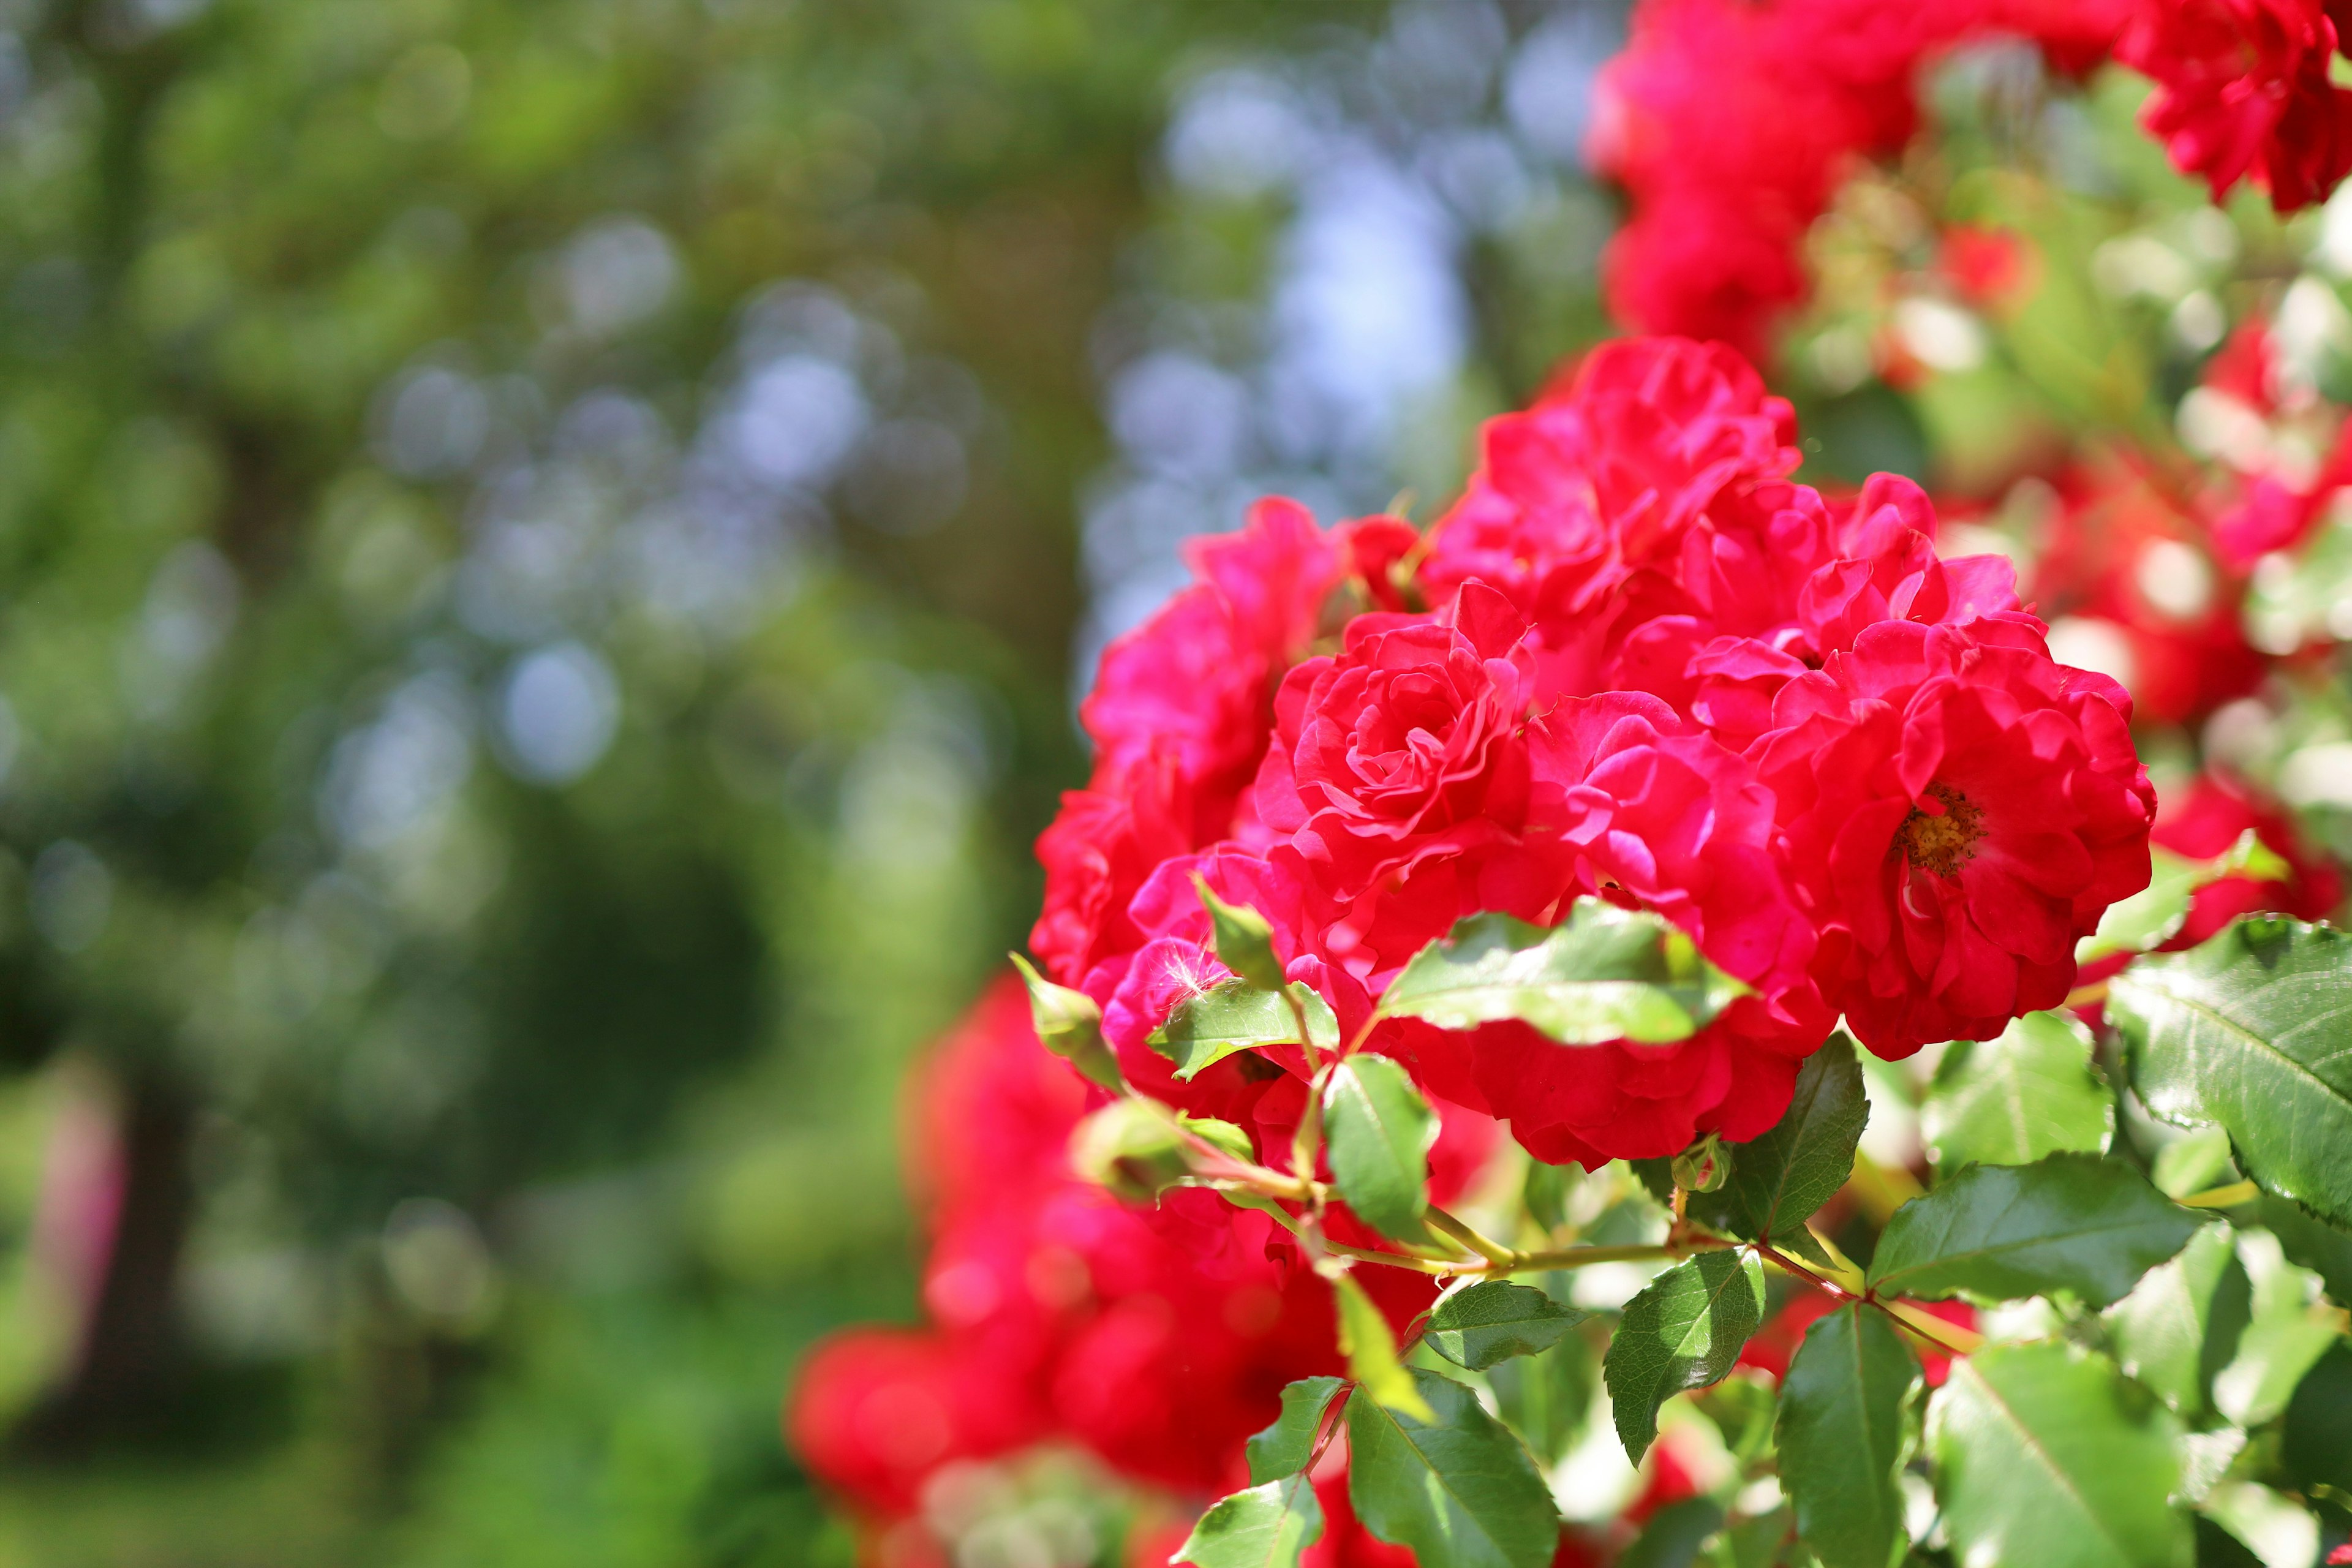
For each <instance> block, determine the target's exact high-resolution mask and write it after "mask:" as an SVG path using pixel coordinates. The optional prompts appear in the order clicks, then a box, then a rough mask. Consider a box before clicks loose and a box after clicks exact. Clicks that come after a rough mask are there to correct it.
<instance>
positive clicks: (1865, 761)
mask: <svg viewBox="0 0 2352 1568" xmlns="http://www.w3.org/2000/svg"><path fill="white" fill-rule="evenodd" d="M2130 712H2131V700H2130V699H2129V698H2128V697H2127V696H2126V695H2125V693H2124V691H2123V689H2122V688H2120V687H2118V686H2116V684H2115V682H2113V681H2112V680H2109V679H2106V678H2105V677H2104V676H2099V675H2094V674H2091V673H2089V672H2087V671H2084V670H2078V669H2069V668H2065V667H2064V666H2062V665H2060V664H2057V663H2056V662H2054V661H2053V659H2052V658H2050V655H2049V652H2048V649H2047V647H2045V645H2044V643H2043V641H2042V632H2041V628H2040V623H2039V622H2036V621H2034V620H2032V618H2031V617H2029V616H2022V615H2017V614H2010V615H2002V616H1987V617H1985V618H1983V619H1980V620H1978V621H1976V622H1973V623H1971V624H1969V626H1959V627H1955V626H1920V625H1918V624H1916V623H1914V622H1908V621H1888V622H1885V623H1882V624H1880V625H1878V626H1873V627H1871V628H1869V629H1868V630H1867V631H1865V632H1864V633H1863V634H1862V635H1861V636H1860V637H1857V638H1856V639H1855V642H1854V647H1853V650H1852V651H1851V652H1846V653H1837V654H1832V656H1830V658H1829V660H1828V662H1827V664H1826V665H1825V666H1824V667H1823V668H1822V670H1820V671H1818V672H1813V673H1809V674H1807V675H1805V676H1803V677H1802V678H1801V679H1796V680H1792V681H1790V683H1789V685H1788V686H1786V687H1785V688H1783V689H1782V690H1781V693H1780V699H1779V700H1778V701H1777V703H1776V704H1775V710H1774V717H1775V719H1776V720H1777V721H1779V724H1780V727H1779V728H1778V729H1777V730H1776V731H1775V732H1774V733H1772V734H1771V735H1769V736H1767V737H1766V738H1765V739H1763V740H1762V741H1760V742H1758V751H1759V757H1760V761H1761V763H1762V770H1763V775H1764V778H1765V780H1766V782H1767V783H1768V784H1769V785H1770V786H1771V787H1772V789H1773V790H1774V792H1775V793H1776V795H1778V796H1779V801H1780V819H1781V823H1782V826H1783V827H1784V829H1785V831H1786V834H1787V838H1786V845H1787V853H1788V855H1789V858H1790V875H1791V878H1792V879H1793V880H1794V881H1795V882H1796V883H1797V885H1798V887H1799V889H1801V892H1802V894H1803V895H1804V896H1806V897H1807V898H1808V899H1809V900H1810V903H1811V915H1812V917H1813V919H1814V920H1815V921H1817V922H1818V923H1819V925H1820V927H1821V930H1822V946H1821V951H1820V953H1819V955H1818V956H1817V959H1816V963H1815V972H1816V973H1818V974H1820V975H1821V977H1822V985H1823V989H1824V990H1825V992H1827V993H1829V994H1830V1000H1831V1001H1832V1004H1833V1005H1836V1006H1838V1007H1840V1008H1841V1009H1842V1010H1843V1012H1844V1014H1845V1016H1846V1018H1847V1021H1848V1023H1849V1024H1851V1025H1852V1026H1853V1030H1854V1032H1855V1034H1856V1035H1857V1036H1858V1037H1860V1038H1861V1039H1862V1041H1863V1043H1864V1044H1865V1045H1867V1046H1869V1047H1871V1049H1873V1050H1874V1051H1876V1052H1878V1053H1879V1054H1880V1055H1882V1056H1888V1057H1898V1056H1904V1055H1907V1054H1908V1053H1909V1052H1911V1051H1913V1050H1916V1049H1917V1048H1918V1047H1920V1046H1922V1045H1924V1044H1927V1042H1929V1041H1933V1040H1947V1039H1964V1038H1965V1039H1989V1038H1990V1037H1992V1036H1994V1035H1996V1034H1998V1033H1999V1032H2000V1030H2001V1029H2002V1028H2003V1027H2005V1026H2007V1024H2008V1022H2009V1020H2010V1019H2011V1018H2012V1017H2014V1016H2018V1015H2020V1014H2022V1013H2027V1012H2031V1011H2033V1010H2035V1009H2037V1008H2045V1007H2054V1006H2056V1005H2058V1004H2059V1003H2060V1002H2061V1001H2063V999H2064V997H2065V994H2066V992H2067V990H2068V989H2069V987H2070V986H2071V985H2072V984H2073V983H2074V942H2075V941H2076V939H2077V938H2080V937H2083V936H2086V935H2088V934H2089V933H2090V932H2091V931H2093V930H2094V929H2095V927H2096V926H2097V924H2098V921H2099V916H2100V915H2101V914H2102V913H2103V912H2105V909H2106V907H2107V906H2108V905H2109V904H2111V903H2113V902H2114V901H2115V900H2117V899H2120V898H2122V897H2124V896H2126V894H2129V893H2133V892H2136V891H2137V890H2138V889H2141V888H2143V887H2145V886H2147V877H2148V854H2147V842H2148V840H2147V834H2148V822H2149V818H2150V816H2152V814H2153V811H2154V805H2155V793H2154V791H2153V790H2152V789H2151V788H2150V787H2149V785H2148V782H2147V769H2146V768H2144V767H2142V766H2141V765H2140V763H2139V760H2138V758H2137V755H2136V754H2135V753H2134V752H2133V750H2132V743H2131V733H2130V730H2129V727H2128V720H2129V716H2130Z"/></svg>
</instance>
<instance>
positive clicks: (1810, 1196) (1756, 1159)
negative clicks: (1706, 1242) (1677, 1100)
mask: <svg viewBox="0 0 2352 1568" xmlns="http://www.w3.org/2000/svg"><path fill="white" fill-rule="evenodd" d="M1869 1116H1870V1102H1869V1100H1867V1099H1866V1098H1865V1097H1864V1093H1863V1086H1862V1068H1861V1066H1860V1064H1859V1063H1857V1062H1856V1060H1855V1059H1854V1052H1853V1041H1852V1040H1850V1039H1848V1038H1847V1037H1846V1036H1845V1035H1844V1034H1843V1032H1841V1033H1839V1034H1835V1035H1832V1036H1831V1037H1830V1041H1829V1044H1827V1045H1825V1046H1823V1047H1822V1048H1821V1049H1820V1050H1818V1051H1815V1052H1814V1053H1813V1054H1812V1056H1811V1058H1809V1059H1808V1060H1807V1061H1806V1063H1805V1065H1804V1067H1803V1068H1802V1069H1801V1071H1799V1073H1798V1074H1797V1089H1796V1093H1795V1095H1794V1097H1793V1098H1791V1099H1790V1102H1789V1110H1788V1112H1787V1113H1786V1114H1785V1115H1783V1116H1782V1117H1781V1118H1780V1123H1779V1124H1778V1125H1777V1126H1775V1127H1774V1128H1773V1129H1772V1130H1771V1131H1769V1132H1766V1133H1765V1134H1764V1135H1763V1136H1761V1137H1759V1138H1755V1139H1751V1140H1749V1141H1748V1142H1745V1143H1740V1144H1736V1145H1734V1146H1733V1150H1732V1164H1731V1176H1730V1179H1729V1181H1727V1183H1726V1184H1724V1185H1723V1186H1722V1187H1721V1188H1720V1189H1719V1190H1717V1191H1716V1192H1712V1193H1695V1194H1692V1195H1691V1197H1690V1200H1689V1212H1690V1215H1691V1217H1692V1218H1693V1219H1696V1220H1697V1221H1699V1222H1700V1223H1701V1224H1704V1225H1708V1226H1714V1227H1715V1228H1716V1229H1717V1230H1721V1231H1725V1232H1727V1233H1728V1234H1730V1235H1733V1236H1738V1237H1747V1238H1748V1239H1749V1240H1755V1241H1768V1240H1769V1241H1771V1242H1772V1243H1774V1244H1775V1245H1776V1246H1777V1245H1780V1244H1782V1243H1785V1244H1787V1245H1788V1246H1789V1247H1793V1248H1795V1249H1796V1250H1798V1251H1800V1252H1801V1253H1804V1254H1806V1255H1807V1256H1809V1257H1814V1258H1816V1259H1817V1260H1818V1261H1821V1262H1823V1263H1826V1262H1827V1261H1828V1260H1827V1259H1826V1258H1821V1257H1820V1256H1819V1247H1818V1246H1817V1244H1815V1242H1814V1241H1813V1239H1812V1237H1811V1234H1810V1233H1808V1232H1807V1231H1806V1229H1805V1221H1806V1220H1807V1219H1808V1218H1810V1217H1811V1215H1812V1214H1813V1212H1814V1211H1815V1210H1817V1209H1819V1208H1820V1207H1821V1206H1822V1205H1823V1204H1825V1203H1827V1202H1829V1200H1830V1198H1831V1197H1832V1195H1833V1194H1835V1193H1836V1192H1837V1190H1838V1189H1839V1188H1840V1187H1842V1186H1843V1185H1844V1184H1845V1179H1846V1177H1847V1176H1848V1175H1849V1174H1850V1173H1852V1172H1853V1151H1854V1147H1855V1145H1856V1144H1857V1143H1859V1142H1861V1140H1862V1129H1863V1123H1864V1121H1867V1120H1868V1119H1869Z"/></svg>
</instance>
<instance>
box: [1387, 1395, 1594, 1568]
mask: <svg viewBox="0 0 2352 1568" xmlns="http://www.w3.org/2000/svg"><path fill="white" fill-rule="evenodd" d="M1412 1380H1413V1383H1414V1384H1415V1385H1416V1387H1417V1388H1418V1389H1419V1391H1420V1397H1421V1399H1422V1401H1423V1405H1424V1407H1425V1408H1426V1409H1427V1410H1428V1411H1429V1413H1430V1414H1428V1415H1426V1416H1423V1417H1416V1416H1414V1415H1409V1414H1406V1413H1404V1412H1402V1411H1400V1410H1396V1409H1393V1408H1391V1407H1390V1406H1389V1405H1384V1404H1382V1403H1381V1402H1380V1401H1378V1400H1373V1399H1367V1398H1365V1397H1363V1395H1362V1394H1361V1393H1358V1394H1355V1395H1352V1396H1350V1397H1349V1401H1348V1450H1349V1460H1348V1495H1349V1500H1350V1501H1352V1502H1353V1503H1354V1504H1355V1509H1356V1517H1357V1518H1358V1519H1360V1520H1361V1521H1363V1522H1364V1527H1365V1528H1366V1529H1367V1530H1369V1531H1371V1532H1372V1534H1373V1535H1374V1536H1375V1537H1377V1538H1378V1539H1380V1540H1381V1541H1385V1542H1388V1543H1389V1544H1390V1545H1391V1546H1406V1547H1411V1548H1412V1551H1413V1553H1414V1555H1415V1556H1416V1558H1417V1559H1418V1560H1419V1562H1420V1563H1421V1565H1422V1568H1549V1564H1550V1563H1551V1560H1552V1553H1553V1552H1554V1551H1555V1550H1556V1549H1557V1548H1558V1546H1559V1510H1558V1509H1557V1508H1555V1507H1554V1506H1553V1504H1552V1500H1551V1489H1550V1488H1549V1487H1547V1486H1546V1485H1545V1484H1544V1479H1543V1476H1542V1475H1541V1473H1540V1472H1538V1470H1537V1469H1536V1466H1535V1461H1534V1460H1533V1459H1531V1458H1528V1451H1527V1449H1526V1448H1524V1447H1520V1445H1519V1441H1518V1439H1517V1438H1516V1437H1514V1436H1511V1434H1510V1433H1509V1432H1508V1431H1507V1430H1505V1429H1504V1428H1503V1426H1501V1425H1500V1424H1499V1423H1497V1422H1496V1420H1495V1418H1494V1417H1493V1416H1491V1415H1487V1414H1486V1411H1485V1410H1484V1409H1483V1408H1481V1407H1480V1405H1479V1404H1478V1399H1477V1396H1476V1395H1475V1394H1472V1393H1471V1392H1470V1391H1469V1390H1468V1389H1466V1388H1465V1387H1463V1386H1462V1385H1461V1384H1458V1383H1455V1382H1454V1381H1453V1380H1452V1379H1451V1378H1444V1377H1440V1376H1438V1375H1437V1374H1436V1373H1433V1372H1424V1371H1423V1370H1421V1369H1420V1368H1418V1367H1415V1368H1412Z"/></svg>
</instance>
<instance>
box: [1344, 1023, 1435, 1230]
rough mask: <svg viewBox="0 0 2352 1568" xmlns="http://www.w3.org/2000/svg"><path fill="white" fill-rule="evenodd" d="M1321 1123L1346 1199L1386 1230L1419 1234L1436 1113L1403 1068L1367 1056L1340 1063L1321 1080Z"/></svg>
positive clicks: (1358, 1212)
mask: <svg viewBox="0 0 2352 1568" xmlns="http://www.w3.org/2000/svg"><path fill="white" fill-rule="evenodd" d="M1323 1128H1324V1136H1325V1137H1326V1138H1327V1139H1328V1141H1329V1146H1330V1151H1331V1176H1332V1179H1333V1181H1334V1182H1336V1183H1337V1184H1338V1185H1339V1195H1340V1196H1341V1197H1343V1198H1345V1199H1346V1200H1347V1201H1348V1206H1349V1208H1351V1209H1353V1210H1355V1211H1356V1215H1357V1216H1358V1217H1359V1218H1360V1219H1361V1220H1362V1221H1363V1222H1364V1223H1365V1224H1366V1225H1369V1226H1371V1227H1372V1228H1373V1229H1374V1230H1377V1231H1379V1232H1380V1233H1381V1235H1382V1236H1385V1237H1390V1238H1391V1239H1393V1240H1397V1241H1418V1240H1420V1239H1421V1238H1422V1237H1423V1228H1422V1218H1421V1216H1422V1211H1423V1208H1424V1207H1425V1206H1426V1205H1427V1203H1428V1198H1427V1195H1426V1194H1425V1192H1424V1189H1425V1188H1426V1187H1427V1185H1428V1184H1429V1150H1430V1145H1431V1144H1433V1143H1434V1142H1436V1141H1437V1114H1436V1112H1434V1111H1433V1110H1430V1108H1429V1102H1428V1101H1427V1100H1423V1098H1422V1097H1421V1091H1420V1090H1419V1089H1415V1088H1413V1086H1412V1079H1409V1078H1407V1077H1406V1076H1405V1072H1404V1069H1403V1068H1401V1067H1399V1066H1397V1064H1396V1063H1394V1062H1392V1061H1391V1060H1389V1058H1386V1057H1378V1056H1369V1055H1364V1056H1353V1057H1349V1058H1347V1059H1346V1060H1344V1061H1340V1062H1337V1063H1334V1064H1333V1065H1332V1068H1331V1076H1330V1077H1329V1079H1327V1080H1326V1081H1325V1083H1324V1086H1323Z"/></svg>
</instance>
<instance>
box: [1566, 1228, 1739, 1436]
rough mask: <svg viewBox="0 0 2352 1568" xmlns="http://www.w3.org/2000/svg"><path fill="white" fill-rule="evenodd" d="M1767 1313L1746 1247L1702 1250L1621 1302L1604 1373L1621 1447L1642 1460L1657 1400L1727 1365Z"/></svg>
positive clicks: (1702, 1383) (1712, 1377) (1654, 1430)
mask: <svg viewBox="0 0 2352 1568" xmlns="http://www.w3.org/2000/svg"><path fill="white" fill-rule="evenodd" d="M1763 1315H1764V1266H1763V1265H1762V1264H1761V1263H1759V1261H1758V1260H1757V1259H1756V1258H1755V1256H1754V1255H1753V1254H1751V1253H1749V1252H1747V1251H1745V1250H1740V1251H1732V1250H1724V1251H1719V1252H1702V1253H1700V1254H1699V1255H1698V1256H1697V1257H1696V1258H1685V1260H1684V1261H1682V1262H1680V1263H1677V1264H1675V1266H1674V1267H1673V1268H1669V1269H1667V1270H1666V1271H1665V1272H1664V1273H1663V1274H1661V1275H1659V1276H1658V1277H1657V1278H1656V1279H1653V1280H1652V1281H1650V1283H1649V1286H1648V1287H1647V1288H1646V1289H1643V1291H1642V1293H1641V1294H1639V1295H1637V1296H1635V1297H1634V1298H1633V1300H1630V1301H1628V1302H1626V1303H1625V1311H1624V1316H1623V1317H1622V1318H1621V1319H1619V1321H1618V1323H1617V1332H1616V1335H1615V1336H1614V1337H1613V1338H1612V1339H1611V1341H1610V1342H1609V1354H1608V1356H1607V1357H1606V1358H1605V1359H1604V1360H1603V1361H1602V1363H1601V1376H1602V1379H1603V1380H1604V1381H1605V1382H1606V1383H1607V1384H1608V1385H1609V1402H1610V1405H1611V1408H1612V1410H1613V1411H1614V1413H1615V1415H1616V1421H1617V1436H1618V1437H1619V1439H1620V1440H1621V1441H1622V1442H1623V1443H1624V1445H1625V1452H1626V1453H1627V1454H1629V1455H1630V1456H1632V1457H1633V1460H1634V1461H1635V1462H1636V1463H1639V1462H1640V1460H1641V1458H1642V1456H1643V1454H1644V1453H1645V1452H1647V1451H1648V1449H1649V1447H1650V1444H1651V1443H1652V1441H1654V1439H1655V1438H1656V1437H1657V1435H1658V1407H1659V1406H1660V1405H1664V1403H1665V1402H1666V1401H1667V1399H1669V1398H1670V1397H1672V1396H1673V1395H1675V1394H1680V1393H1681V1392H1683V1391H1684V1390H1685V1389H1688V1388H1704V1387H1706V1385H1707V1384H1710V1383H1713V1382H1715V1381H1716V1379H1717V1378H1719V1377H1721V1376H1723V1374H1724V1373H1727V1372H1729V1371H1730V1370H1731V1368H1732V1366H1733V1364H1734V1363H1737V1362H1738V1359H1739V1352H1740V1349H1741V1347H1742V1346H1744V1345H1746V1344H1747V1343H1748V1336H1749V1335H1751V1334H1753V1333H1755V1331H1756V1330H1757V1326H1758V1325H1759V1323H1761V1322H1762V1321H1763Z"/></svg>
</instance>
